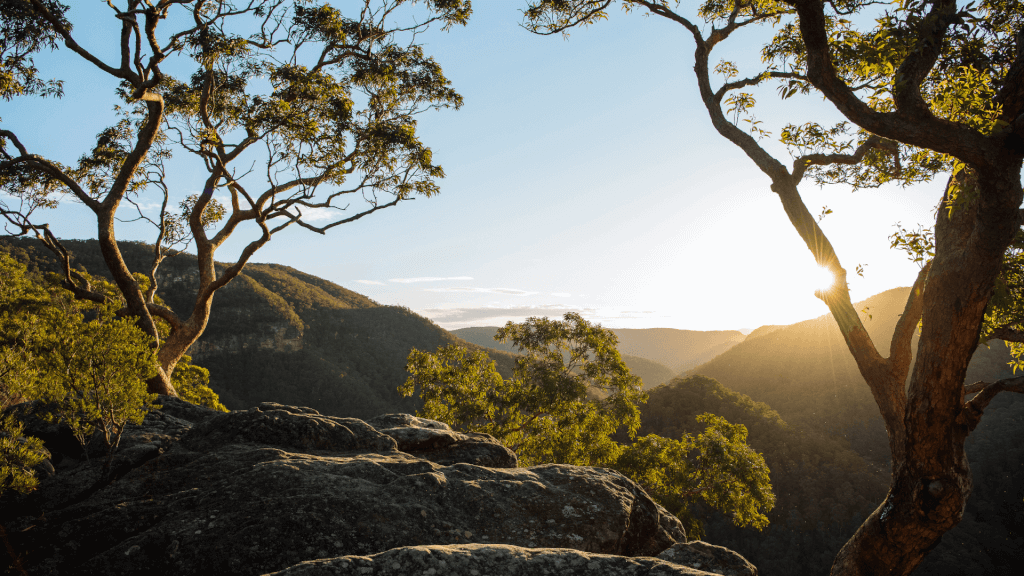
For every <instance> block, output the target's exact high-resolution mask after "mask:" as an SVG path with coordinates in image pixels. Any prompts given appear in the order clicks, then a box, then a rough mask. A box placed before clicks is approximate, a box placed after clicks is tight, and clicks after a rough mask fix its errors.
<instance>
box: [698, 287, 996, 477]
mask: <svg viewBox="0 0 1024 576" xmlns="http://www.w3.org/2000/svg"><path fill="white" fill-rule="evenodd" d="M909 290H910V289H909V288H894V289H892V290H887V291H885V292H882V293H880V294H876V295H875V296H872V297H870V298H868V299H866V300H864V301H863V302H859V303H857V304H856V305H855V306H856V308H857V309H858V310H860V311H861V312H860V314H861V318H862V320H863V322H864V325H865V327H866V328H867V330H868V333H869V334H870V335H871V339H872V340H873V341H874V343H875V346H876V347H877V348H878V349H879V351H880V352H881V353H882V355H883V356H888V355H889V352H888V349H889V340H890V339H891V337H892V333H893V331H894V330H895V327H896V321H897V319H898V318H899V315H900V314H901V313H902V312H903V305H904V303H905V302H906V299H907V294H908V293H909ZM1009 360H1010V357H1009V351H1008V349H1007V348H1006V346H1005V344H1003V343H1002V342H1001V341H992V342H990V343H989V346H979V347H978V350H977V352H976V353H975V355H974V358H973V359H972V361H971V364H970V367H969V368H968V371H967V381H968V382H974V381H977V380H988V381H993V380H998V379H1000V378H1005V377H1008V376H1011V375H1012V370H1011V369H1010V367H1009V366H1008V365H1007V362H1009ZM687 374H700V375H703V376H708V377H710V378H714V379H715V380H718V381H719V382H721V383H722V384H723V385H724V386H725V387H727V388H729V389H730V390H735V391H736V392H740V393H743V394H746V395H748V396H750V397H751V398H753V399H754V400H757V401H759V402H766V403H768V404H769V405H771V407H772V408H774V409H775V410H777V411H778V412H779V414H780V415H781V416H782V417H783V418H784V419H785V420H786V422H789V423H790V424H794V425H797V426H801V427H805V428H807V429H808V430H816V431H822V432H826V433H829V434H832V435H835V436H841V437H844V438H847V439H848V440H849V441H850V443H851V445H852V446H853V448H854V449H855V450H857V451H858V452H859V453H861V454H862V455H863V456H865V457H866V458H869V459H871V460H873V461H875V462H877V463H879V464H882V465H888V461H889V453H888V444H887V440H886V435H885V428H884V426H883V425H882V419H881V417H880V416H879V414H878V407H877V406H876V404H875V400H874V398H872V396H871V391H870V390H869V389H868V386H867V384H866V383H865V381H864V378H863V377H861V375H860V371H859V370H858V369H857V365H856V363H855V362H854V360H853V357H852V356H851V355H850V353H849V351H848V350H847V349H846V344H845V343H844V341H843V337H842V335H841V334H840V333H839V329H838V328H837V326H836V323H835V321H834V320H833V319H832V316H831V314H827V315H825V316H821V317H818V318H814V319H812V320H807V321H804V322H799V323H797V324H791V325H788V326H767V327H762V328H759V329H757V330H755V331H753V332H751V333H750V334H749V335H748V336H747V338H746V340H744V341H743V342H741V343H739V344H737V345H736V346H734V347H732V348H730V349H729V350H727V351H726V352H724V353H722V354H721V355H719V356H718V357H716V358H714V359H713V360H711V361H709V362H706V363H704V364H702V365H700V366H698V367H696V368H693V369H692V370H690V371H688V372H687Z"/></svg>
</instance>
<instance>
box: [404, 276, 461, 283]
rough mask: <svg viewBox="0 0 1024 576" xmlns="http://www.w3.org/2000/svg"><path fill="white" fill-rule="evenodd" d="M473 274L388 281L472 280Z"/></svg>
mask: <svg viewBox="0 0 1024 576" xmlns="http://www.w3.org/2000/svg"><path fill="white" fill-rule="evenodd" d="M472 279H473V277H472V276H447V277H443V278H442V277H438V276H423V277H420V278H392V279H390V280H388V282H398V283H399V284H412V283H414V282H443V281H445V280H472Z"/></svg>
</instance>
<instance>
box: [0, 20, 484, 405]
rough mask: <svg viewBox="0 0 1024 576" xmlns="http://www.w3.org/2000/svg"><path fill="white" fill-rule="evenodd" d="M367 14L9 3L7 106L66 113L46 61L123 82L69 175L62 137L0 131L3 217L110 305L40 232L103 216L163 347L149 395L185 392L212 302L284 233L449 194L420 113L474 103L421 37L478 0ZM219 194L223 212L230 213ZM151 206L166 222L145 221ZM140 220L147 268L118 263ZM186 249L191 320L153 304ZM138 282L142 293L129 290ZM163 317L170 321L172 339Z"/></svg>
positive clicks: (4, 45) (0, 55)
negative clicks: (110, 33)
mask: <svg viewBox="0 0 1024 576" xmlns="http://www.w3.org/2000/svg"><path fill="white" fill-rule="evenodd" d="M361 4H362V6H355V7H353V8H354V9H353V10H352V11H351V12H345V13H343V12H342V11H341V10H339V9H337V8H335V7H333V6H332V5H330V4H329V3H325V2H313V1H309V0H290V1H284V2H282V1H278V0H252V1H249V2H245V3H241V4H239V3H234V2H230V1H228V0H187V1H186V0H157V1H154V2H150V1H148V0H145V1H144V0H123V1H121V2H106V3H105V4H104V5H102V6H101V5H97V6H94V7H90V8H86V7H84V6H77V5H76V6H75V7H73V8H72V7H69V6H67V5H65V4H62V3H61V2H58V1H56V0H12V1H9V2H4V3H3V6H2V8H0V96H2V97H3V98H5V99H8V100H10V99H12V98H53V100H52V102H53V107H52V109H53V111H54V114H61V112H62V109H61V106H60V102H59V100H58V99H59V97H60V96H61V95H62V86H63V84H62V80H61V79H54V80H43V78H45V77H47V76H48V73H47V72H45V71H44V70H42V69H40V68H39V67H38V66H37V63H36V59H35V57H36V55H37V54H38V53H39V51H41V50H43V49H53V50H60V51H62V52H64V53H65V54H66V56H65V60H64V62H68V63H73V64H69V66H71V67H74V66H78V67H91V68H96V69H98V70H100V71H101V72H103V73H105V74H107V75H109V76H110V77H112V78H114V79H117V80H118V81H119V83H120V84H119V87H118V89H117V90H116V91H115V92H114V93H112V94H110V102H111V103H115V104H116V105H117V111H118V119H117V121H116V122H115V123H114V124H113V125H112V126H110V127H108V128H106V129H104V130H102V131H101V132H100V133H99V134H97V136H96V139H95V141H94V142H93V143H90V144H87V145H85V144H83V151H82V156H81V158H80V159H79V160H78V162H77V163H76V164H74V165H71V166H65V165H63V164H61V163H59V162H57V161H55V160H52V159H49V158H46V157H45V156H43V155H40V154H38V153H37V152H35V149H36V148H38V147H39V141H40V140H42V139H47V138H51V137H52V135H49V134H37V133H23V134H15V133H14V132H12V131H11V130H7V129H4V128H2V127H0V193H2V194H4V195H6V196H7V197H8V198H11V199H12V200H11V201H7V200H0V216H3V217H4V219H5V225H6V227H7V231H8V232H12V233H15V234H31V235H35V236H37V237H39V238H40V239H41V240H42V241H43V243H44V244H45V245H46V246H47V247H48V248H50V249H51V250H52V251H53V252H54V253H55V254H56V255H58V256H59V257H60V258H61V259H62V260H63V261H64V285H65V287H66V288H67V289H68V290H69V291H71V292H72V293H73V294H74V295H75V297H76V298H79V299H86V300H92V301H104V300H106V299H107V296H106V295H104V294H102V293H100V292H98V291H97V290H95V289H94V287H93V286H92V285H91V284H90V283H89V282H88V281H87V280H86V279H85V278H84V277H83V276H81V275H80V274H79V273H78V272H77V271H75V270H73V269H72V268H71V265H70V256H69V255H68V253H67V250H66V249H65V248H64V247H63V245H62V244H61V242H60V241H59V240H58V239H57V236H56V234H59V230H51V229H50V227H49V226H48V225H47V223H45V222H42V221H41V220H40V219H39V218H40V216H39V210H40V209H42V208H46V207H52V206H54V205H55V204H56V203H58V202H60V201H61V199H62V197H63V196H68V197H70V198H72V199H74V201H77V202H79V203H81V204H83V205H85V206H86V207H87V208H88V209H89V210H91V211H92V212H93V213H94V214H95V217H96V222H97V239H98V241H99V243H100V246H101V250H102V253H103V257H104V264H105V266H106V268H107V269H108V270H109V272H110V274H111V276H112V278H113V281H114V284H115V285H116V286H117V289H118V291H119V292H120V294H121V297H122V298H123V300H124V308H125V310H124V312H125V313H128V314H130V315H132V316H134V317H135V318H137V322H138V323H139V325H140V326H141V327H142V328H143V329H144V330H145V331H146V333H147V334H149V336H150V338H151V340H152V345H153V347H154V348H156V347H158V345H159V348H158V351H157V357H158V360H159V364H158V368H159V372H160V374H159V375H158V377H156V378H154V379H152V380H151V381H150V390H151V391H154V392H163V393H170V394H173V393H174V388H173V385H172V384H171V380H170V378H171V375H172V373H173V371H174V368H175V366H176V364H177V363H178V361H179V360H180V359H181V358H182V356H183V355H184V354H185V353H186V352H187V350H188V347H189V346H190V345H191V344H192V343H193V342H195V341H196V339H197V338H198V337H199V336H200V335H201V334H202V333H203V330H204V329H205V327H206V324H207V321H208V318H209V313H210V303H211V301H212V298H213V295H214V293H215V292H216V291H217V290H218V289H220V288H222V287H223V286H224V285H225V284H227V283H228V282H230V281H231V280H232V279H233V278H235V277H236V276H238V274H239V273H240V272H241V270H242V269H243V268H244V267H245V265H246V263H247V262H248V261H249V259H250V258H251V257H252V255H253V254H254V253H255V252H256V251H257V250H259V249H260V248H261V247H262V246H264V245H265V244H266V243H267V242H269V241H270V240H271V238H272V237H273V236H274V235H275V234H277V233H279V232H281V231H282V230H284V229H286V228H290V227H293V226H294V227H301V228H304V229H306V230H309V231H311V232H315V233H321V234H323V233H326V232H327V231H328V230H330V229H332V228H334V227H336V226H339V225H342V224H345V223H348V222H353V221H355V220H358V219H360V218H363V217H365V216H368V215H370V214H373V213H374V212H377V211H380V210H384V209H386V208H390V207H393V206H395V205H397V204H398V203H400V202H402V201H405V200H409V199H411V198H413V197H414V196H424V197H430V196H433V195H434V194H436V193H437V192H438V184H437V181H438V179H440V178H442V177H443V176H444V171H443V169H442V168H441V167H440V166H438V165H437V164H435V163H434V162H433V159H432V154H431V150H430V148H429V147H427V146H426V145H425V144H424V143H423V142H422V141H421V140H420V139H419V137H418V135H417V131H416V127H417V121H416V116H417V115H418V114H420V113H422V112H424V111H427V110H433V109H440V108H458V107H460V106H461V104H462V98H461V97H460V96H459V94H458V93H456V92H455V91H454V90H453V89H452V87H451V86H450V83H449V81H448V79H447V78H445V76H444V74H443V72H442V70H441V67H440V65H439V64H438V63H437V62H436V61H434V60H433V59H432V58H431V57H430V56H428V55H427V54H425V53H424V51H423V49H422V47H421V46H420V45H418V44H417V43H416V35H417V34H418V33H420V32H422V31H424V30H426V29H427V28H428V27H430V26H441V27H443V28H444V29H448V28H450V27H452V26H455V25H464V24H465V23H466V22H467V20H468V18H469V15H470V12H471V10H470V3H469V2H468V0H428V1H427V2H423V3H416V2H412V1H410V0H365V2H362V3H361ZM79 10H92V11H94V12H99V11H105V12H106V14H107V16H106V17H107V18H110V19H112V21H115V22H117V24H116V25H117V26H118V27H119V28H120V30H121V34H120V36H119V37H116V38H110V39H109V42H110V43H111V44H113V45H114V47H116V53H117V54H119V55H120V59H119V60H117V59H115V60H110V61H108V60H106V59H105V58H104V57H102V56H101V55H102V54H103V53H105V52H106V50H105V48H106V47H104V50H99V49H90V48H88V47H85V46H84V45H83V44H81V43H79V41H78V34H77V33H76V31H75V28H74V24H75V20H76V19H77V18H78V15H79ZM72 69H73V68H72ZM171 70H173V71H174V74H172V72H171ZM171 169H174V170H190V171H194V172H198V173H200V174H203V175H204V178H205V182H204V184H203V185H202V190H203V192H202V193H200V194H192V195H187V194H185V193H183V192H182V191H178V190H172V189H171V186H172V183H171V181H170V179H169V178H168V174H169V170H171ZM218 192H220V193H223V194H224V195H225V196H224V197H226V198H228V199H229V200H226V203H221V201H219V200H218V199H217V198H216V197H215V196H214V194H215V193H218ZM149 203H153V204H155V205H159V206H160V207H161V208H160V210H159V214H157V215H152V214H151V213H148V212H147V211H146V210H145V209H144V208H143V206H144V205H146V204H149ZM128 212H131V213H134V214H135V218H136V219H138V220H140V221H144V222H149V223H150V224H152V225H153V230H154V240H155V242H154V249H153V255H152V259H151V262H150V263H149V265H148V266H147V267H146V268H145V269H143V270H131V269H129V268H128V266H127V265H126V263H125V261H124V258H123V257H122V255H121V252H120V249H119V244H118V240H117V237H116V233H115V232H116V231H115V222H116V216H117V215H120V216H122V217H123V215H124V214H125V213H128ZM324 214H326V215H328V216H329V218H328V219H327V221H326V223H325V221H324V220H323V219H322V218H319V216H322V215H324ZM242 230H245V232H244V233H243V235H245V236H246V237H247V238H249V240H248V241H247V243H246V244H245V246H244V248H243V249H242V250H241V254H240V256H239V257H238V259H237V260H236V261H235V262H234V263H233V264H231V265H229V266H227V267H225V268H223V269H217V267H216V266H215V261H214V256H215V253H216V251H217V249H218V248H219V247H221V246H222V245H223V244H224V243H225V242H226V241H227V240H228V238H229V237H232V236H233V235H234V234H236V232H240V231H242ZM189 245H191V246H193V247H194V249H195V250H196V252H197V255H198V261H197V271H198V273H199V274H198V285H197V286H196V298H195V302H194V304H193V306H192V309H191V311H190V312H189V313H188V314H187V315H182V316H179V315H178V314H176V313H175V312H174V311H172V310H170V309H169V308H167V307H164V306H160V305H159V304H157V303H156V302H155V300H154V295H155V294H156V290H157V288H158V283H157V276H156V270H157V269H158V267H159V266H160V263H161V262H162V260H163V259H164V258H166V257H167V256H170V255H173V254H175V253H177V252H178V251H180V250H182V249H184V248H185V247H186V246H189ZM140 272H141V273H143V274H144V275H145V276H146V277H148V279H149V285H148V288H147V289H142V288H141V287H140V284H139V282H138V281H137V280H136V278H135V277H134V276H133V273H140ZM154 318H160V319H162V320H163V321H164V322H166V323H167V324H168V325H169V327H170V332H169V334H168V335H167V336H166V338H163V339H161V337H160V334H159V330H158V328H157V325H156V322H155V320H154Z"/></svg>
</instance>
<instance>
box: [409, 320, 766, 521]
mask: <svg viewBox="0 0 1024 576" xmlns="http://www.w3.org/2000/svg"><path fill="white" fill-rule="evenodd" d="M495 339H496V340H500V341H502V342H504V341H506V340H508V341H511V343H512V344H513V345H514V346H515V347H517V348H518V349H519V351H520V352H521V353H523V354H524V356H523V357H521V358H519V359H518V360H517V361H516V367H515V370H514V372H513V374H512V377H511V378H509V379H507V380H506V379H503V378H502V377H501V375H500V374H498V372H497V370H496V369H495V367H494V362H493V361H491V360H489V359H488V358H487V354H486V353H485V352H483V351H482V350H478V351H469V350H467V349H465V348H463V347H461V346H456V345H451V346H442V347H441V348H439V349H438V351H437V352H436V353H435V354H430V353H426V352H421V351H419V350H415V349H414V350H413V351H412V352H411V353H410V354H409V362H408V370H409V373H410V374H411V376H410V377H409V379H408V380H406V382H405V384H403V385H402V386H401V387H400V388H399V391H400V392H401V393H402V394H403V395H405V396H412V395H414V394H415V393H416V390H417V389H418V390H419V393H420V397H421V398H422V399H423V401H424V405H423V409H422V410H421V411H420V413H419V414H420V416H422V417H424V418H430V419H433V420H439V421H442V422H445V423H447V424H449V425H451V426H452V427H453V428H454V429H456V430H462V431H466V432H478V433H485V434H490V435H492V436H494V437H495V438H497V439H498V440H499V441H500V442H502V443H503V444H505V445H506V446H508V447H509V448H511V449H512V450H513V451H515V452H516V454H517V455H518V456H519V460H520V463H522V464H524V465H527V466H532V465H536V464H545V463H558V464H573V465H577V466H600V467H606V468H612V469H614V470H618V471H619V472H622V473H623V474H625V475H626V476H629V477H630V478H632V479H633V480H634V481H636V482H637V483H638V484H640V485H641V486H642V487H643V488H644V489H645V490H646V491H647V493H648V494H650V495H651V496H652V497H653V498H655V499H656V500H657V501H658V502H660V503H661V504H663V505H664V506H666V507H668V508H669V509H671V510H672V511H673V512H674V513H675V514H676V516H678V517H679V518H680V520H682V521H683V524H684V526H685V527H686V530H687V534H689V535H690V537H691V538H700V537H701V536H702V535H703V533H704V531H703V527H702V524H701V521H700V519H699V517H698V514H697V512H696V509H695V507H696V506H697V504H698V503H699V502H703V503H705V504H706V505H708V506H710V507H712V508H715V509H717V510H720V511H722V512H724V513H726V514H728V515H730V516H731V517H732V520H733V523H734V524H736V525H737V526H753V527H756V528H758V529H760V528H763V527H765V526H767V525H768V518H767V517H766V516H765V514H764V513H765V512H767V511H769V510H771V509H772V507H773V506H774V504H775V495H774V494H773V493H772V490H771V484H770V483H769V478H768V467H767V466H766V465H765V462H764V458H763V457H762V456H761V455H760V454H758V453H757V452H755V451H753V450H752V449H751V448H750V447H749V446H747V444H746V439H747V429H746V427H745V426H743V425H741V424H736V425H733V424H730V423H729V422H728V421H726V420H725V419H724V418H720V417H718V416H714V415H712V414H702V415H700V416H698V418H697V419H698V421H699V422H701V423H704V424H706V425H707V428H706V430H705V431H704V432H703V433H701V434H699V435H698V436H696V437H694V436H692V435H690V434H684V435H682V437H681V438H679V439H678V440H677V439H671V438H662V437H660V436H656V435H654V434H650V435H647V436H644V437H643V438H636V432H637V430H638V429H639V427H640V409H639V405H640V404H641V403H644V402H646V401H647V394H646V393H644V392H643V391H642V389H641V388H642V384H643V383H642V382H641V381H640V379H639V378H638V377H636V376H634V375H632V374H630V372H629V368H627V367H626V365H625V364H624V363H623V362H622V358H621V357H620V356H619V352H618V350H617V349H616V348H615V345H616V344H617V343H618V338H617V337H616V336H615V334H614V333H613V332H612V331H611V330H607V329H605V328H602V327H601V326H600V325H593V324H590V323H589V322H587V321H586V320H585V319H584V318H583V317H582V316H580V315H579V314H577V313H574V312H570V313H567V314H566V315H565V316H564V318H563V320H562V321H558V320H550V319H548V318H529V319H527V320H526V322H523V323H521V324H515V323H512V322H509V323H508V324H506V325H505V327H504V328H501V329H500V330H499V331H498V333H497V334H496V335H495ZM621 429H624V432H625V435H626V437H628V438H629V440H633V442H631V443H629V444H626V445H623V444H620V443H619V442H618V441H616V440H615V439H613V437H612V436H613V435H614V434H615V433H616V432H617V431H619V430H621Z"/></svg>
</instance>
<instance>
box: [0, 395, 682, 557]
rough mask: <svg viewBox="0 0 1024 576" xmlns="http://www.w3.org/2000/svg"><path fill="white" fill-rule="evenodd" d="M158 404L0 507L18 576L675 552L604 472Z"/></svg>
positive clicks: (393, 433)
mask: <svg viewBox="0 0 1024 576" xmlns="http://www.w3.org/2000/svg"><path fill="white" fill-rule="evenodd" d="M159 402H160V403H161V404H162V405H163V406H164V408H163V409H161V410H158V411H155V412H153V413H151V414H150V415H149V416H147V418H146V420H145V421H144V422H143V424H142V425H141V426H138V427H131V428H129V429H128V430H126V432H125V434H124V437H123V439H122V442H121V447H120V449H119V451H118V452H117V454H115V456H114V458H113V459H112V460H111V463H110V466H109V467H108V466H106V465H105V464H106V459H99V460H98V459H92V460H89V461H82V462H81V463H79V464H78V465H77V466H75V467H73V468H69V469H66V470H61V471H58V473H57V474H56V475H55V476H53V477H52V478H49V479H46V480H44V481H43V482H42V483H41V487H40V489H39V490H38V491H37V492H36V493H34V494H32V495H30V496H28V497H25V498H20V499H17V500H16V501H11V500H10V499H8V497H7V496H5V500H4V502H0V524H2V525H3V526H4V527H5V529H6V531H7V534H8V537H9V538H8V540H9V543H10V545H11V548H12V549H13V550H15V552H16V553H17V555H18V557H19V558H18V561H19V562H20V563H21V565H22V566H23V567H24V568H25V569H26V570H27V573H29V574H72V573H73V574H105V575H106V574H112V575H120V574H146V575H154V576H156V575H162V574H167V575H171V574H174V575H178V574H181V575H189V574H260V573H264V572H270V571H274V570H281V569H283V568H287V567H289V566H293V565H296V564H299V563H301V562H303V561H306V560H315V559H320V558H334V557H343V556H367V555H373V554H379V553H382V552H385V551H387V550H391V549H395V548H403V547H409V546H422V545H456V544H458V545H461V544H468V543H478V544H487V545H492V544H504V545H510V546H519V547H523V548H567V549H575V550H577V551H581V552H587V553H595V554H617V555H625V556H652V555H655V554H658V553H659V552H661V551H663V550H665V549H667V548H668V547H670V546H671V545H673V544H674V543H676V542H678V541H683V540H685V534H684V532H683V529H682V526H681V525H680V523H679V521H678V520H677V519H676V518H675V517H674V516H672V515H670V514H669V513H668V512H667V511H665V510H664V509H663V508H661V507H660V506H658V505H657V504H656V503H654V502H653V501H652V500H651V499H650V498H649V497H648V496H647V494H646V493H644V491H643V490H642V489H640V487H639V486H637V485H636V484H635V483H633V482H632V481H630V480H629V479H627V478H625V477H623V476H622V475H620V474H618V473H616V472H613V471H610V470H603V469H596V468H584V467H575V466H561V465H549V466H538V467H534V468H530V469H524V468H486V467H482V466H478V465H474V464H467V463H451V464H449V465H444V464H442V463H441V461H442V460H444V461H450V460H451V459H452V458H455V457H457V452H455V451H452V450H451V447H452V446H455V445H458V444H459V443H460V442H461V443H464V444H465V446H470V444H471V443H472V442H477V443H479V444H482V445H484V448H482V449H481V452H486V450H491V448H490V446H492V444H491V442H492V441H491V440H488V439H487V438H483V439H480V438H474V437H471V436H468V435H463V436H464V437H456V436H454V435H453V436H445V437H444V438H442V439H437V438H435V437H432V436H430V435H429V433H425V432H422V431H423V430H429V431H436V432H451V431H450V430H446V428H447V427H446V426H444V425H443V424H441V423H437V422H434V423H431V422H430V421H423V420H421V419H414V418H413V417H410V416H399V417H392V416H389V417H387V418H385V419H381V420H379V421H377V425H378V426H386V428H384V431H389V432H388V433H382V432H381V431H378V430H377V429H375V428H374V427H373V426H371V425H370V424H368V423H366V422H363V421H361V420H355V419H351V418H334V417H329V416H322V415H320V414H317V413H316V412H315V411H313V410H310V409H301V408H295V407H288V406H280V405H272V404H264V405H261V406H260V407H257V408H254V409H251V410H247V411H239V412H233V413H230V414H223V413H217V412H213V411H209V410H205V409H201V408H196V407H191V406H190V405H187V403H182V402H180V401H178V400H176V399H168V398H161V399H160V400H159ZM403 429H405V431H403ZM410 430H411V431H410ZM452 434H454V433H452ZM395 437H399V438H402V440H401V444H400V442H398V441H396V440H395V439H394V438H395ZM452 439H454V441H453V442H452ZM400 446H404V447H405V448H407V449H409V450H412V451H414V452H416V455H413V454H409V453H406V452H404V451H400V449H399V447H400ZM434 449H436V450H438V451H439V452H441V453H443V454H445V455H444V456H443V457H440V456H438V455H437V454H432V450H434ZM468 453H470V457H471V459H472V460H473V461H480V458H479V457H478V456H473V455H472V451H469V452H468ZM432 460H436V461H432ZM9 503H12V504H15V505H8V504H9ZM3 553H4V552H3V550H0V554H3ZM683 573H685V572H683Z"/></svg>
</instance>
